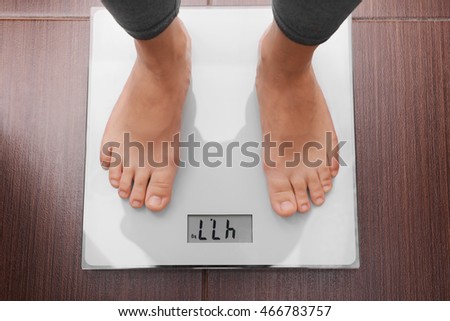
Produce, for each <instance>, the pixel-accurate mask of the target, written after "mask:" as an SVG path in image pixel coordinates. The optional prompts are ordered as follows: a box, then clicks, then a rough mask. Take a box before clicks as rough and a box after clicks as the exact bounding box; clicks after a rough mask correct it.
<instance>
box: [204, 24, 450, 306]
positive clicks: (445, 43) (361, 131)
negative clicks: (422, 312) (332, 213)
mask: <svg viewBox="0 0 450 321" xmlns="http://www.w3.org/2000/svg"><path fill="white" fill-rule="evenodd" d="M353 34H354V65H355V70H354V77H355V104H356V106H355V109H356V110H355V121H356V140H357V179H358V191H357V192H358V211H359V232H360V247H361V252H360V254H361V268H360V269H359V270H294V269H290V270H242V271H233V270H229V271H209V273H208V275H209V280H208V298H209V299H211V300H449V299H450V269H449V268H448V267H449V266H450V228H449V227H450V204H449V192H450V191H449V188H450V181H449V175H450V166H449V159H450V158H449V155H450V151H449V149H450V144H449V143H448V142H449V141H450V134H449V132H450V130H449V127H450V126H449V124H450V121H449V120H450V111H449V108H448V106H449V105H450V104H449V103H450V102H449V97H450V95H449V94H450V92H449V91H450V89H449V85H448V84H449V83H450V56H449V52H450V22H356V23H355V24H354V30H353Z"/></svg>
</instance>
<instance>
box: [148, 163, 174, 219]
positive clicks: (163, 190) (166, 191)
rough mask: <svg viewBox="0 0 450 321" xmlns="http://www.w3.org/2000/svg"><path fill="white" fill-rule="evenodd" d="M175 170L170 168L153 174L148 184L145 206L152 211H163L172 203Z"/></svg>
mask: <svg viewBox="0 0 450 321" xmlns="http://www.w3.org/2000/svg"><path fill="white" fill-rule="evenodd" d="M175 171H176V170H175V168H172V167H168V168H164V169H159V170H156V171H155V172H154V173H152V176H151V178H150V182H149V183H148V188H147V195H146V201H145V205H146V206H147V208H148V209H149V210H151V211H161V210H162V209H164V208H165V207H166V206H167V204H168V203H169V201H170V197H171V195H172V187H173V181H174V179H175Z"/></svg>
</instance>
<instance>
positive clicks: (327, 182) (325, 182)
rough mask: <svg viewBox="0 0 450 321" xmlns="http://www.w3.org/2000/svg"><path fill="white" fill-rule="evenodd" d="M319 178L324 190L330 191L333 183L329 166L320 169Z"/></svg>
mask: <svg viewBox="0 0 450 321" xmlns="http://www.w3.org/2000/svg"><path fill="white" fill-rule="evenodd" d="M319 179H320V183H321V184H322V188H323V191H324V192H325V193H326V192H329V191H330V190H331V188H332V187H333V183H332V180H331V172H330V169H329V168H328V167H322V168H320V169H319Z"/></svg>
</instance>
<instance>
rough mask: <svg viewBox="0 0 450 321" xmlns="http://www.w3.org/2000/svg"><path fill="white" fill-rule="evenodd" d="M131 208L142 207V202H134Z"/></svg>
mask: <svg viewBox="0 0 450 321" xmlns="http://www.w3.org/2000/svg"><path fill="white" fill-rule="evenodd" d="M131 206H133V207H139V206H141V202H139V201H133V203H131Z"/></svg>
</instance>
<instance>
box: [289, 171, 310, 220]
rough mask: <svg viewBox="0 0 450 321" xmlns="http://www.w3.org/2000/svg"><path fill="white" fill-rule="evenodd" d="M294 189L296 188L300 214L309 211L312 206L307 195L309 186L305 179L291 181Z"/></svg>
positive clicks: (297, 178) (299, 178)
mask: <svg viewBox="0 0 450 321" xmlns="http://www.w3.org/2000/svg"><path fill="white" fill-rule="evenodd" d="M291 183H292V187H293V188H294V193H295V199H296V201H297V210H298V211H299V212H300V213H305V212H307V211H309V209H310V207H311V206H310V204H309V199H308V193H307V188H308V186H307V184H306V181H305V179H304V178H303V177H296V178H293V179H291Z"/></svg>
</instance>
